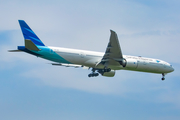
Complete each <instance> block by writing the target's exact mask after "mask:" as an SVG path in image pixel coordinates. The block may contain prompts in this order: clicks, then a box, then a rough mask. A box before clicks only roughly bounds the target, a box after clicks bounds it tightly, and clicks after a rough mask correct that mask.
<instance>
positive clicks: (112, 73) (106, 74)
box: [101, 70, 115, 77]
mask: <svg viewBox="0 0 180 120" xmlns="http://www.w3.org/2000/svg"><path fill="white" fill-rule="evenodd" d="M101 75H102V76H106V77H114V75H115V70H111V71H110V72H104V73H102V74H101Z"/></svg>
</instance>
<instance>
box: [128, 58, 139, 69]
mask: <svg viewBox="0 0 180 120" xmlns="http://www.w3.org/2000/svg"><path fill="white" fill-rule="evenodd" d="M137 65H138V63H137V60H136V59H126V66H125V68H129V69H136V68H137Z"/></svg>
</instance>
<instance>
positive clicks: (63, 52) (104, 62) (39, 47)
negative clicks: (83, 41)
mask: <svg viewBox="0 0 180 120" xmlns="http://www.w3.org/2000/svg"><path fill="white" fill-rule="evenodd" d="M19 24H20V27H21V30H22V33H23V36H24V40H25V46H18V50H9V51H10V52H19V51H23V52H26V53H29V54H32V55H35V56H37V57H41V58H44V59H47V60H50V61H53V62H54V63H52V65H58V66H66V67H75V68H77V67H88V68H92V69H91V70H92V73H90V74H89V75H88V77H96V76H98V75H99V74H101V75H102V76H106V77H113V76H114V75H115V70H131V71H140V72H149V73H157V74H162V80H165V75H166V74H167V73H170V72H172V71H174V69H173V67H172V65H170V64H169V63H167V62H165V61H162V60H159V59H152V58H145V57H141V56H129V55H123V54H122V51H121V47H120V44H119V40H118V37H117V34H116V32H114V31H112V30H110V31H111V35H110V40H109V43H108V45H107V48H106V51H105V53H101V52H93V51H86V50H77V49H68V48H60V47H50V46H45V44H44V43H43V42H42V41H41V40H40V39H39V38H38V37H37V35H36V34H35V33H34V32H33V31H32V29H31V28H30V27H29V26H28V25H27V24H26V22H25V21H24V20H19Z"/></svg>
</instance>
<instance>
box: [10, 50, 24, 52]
mask: <svg viewBox="0 0 180 120" xmlns="http://www.w3.org/2000/svg"><path fill="white" fill-rule="evenodd" d="M8 52H22V51H21V50H8Z"/></svg>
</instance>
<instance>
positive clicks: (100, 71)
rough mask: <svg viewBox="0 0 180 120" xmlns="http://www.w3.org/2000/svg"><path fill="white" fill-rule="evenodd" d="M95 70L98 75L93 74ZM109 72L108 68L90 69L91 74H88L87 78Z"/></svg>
mask: <svg viewBox="0 0 180 120" xmlns="http://www.w3.org/2000/svg"><path fill="white" fill-rule="evenodd" d="M96 70H97V72H98V73H96V72H95V71H96ZM110 71H111V69H110V68H104V69H95V68H92V73H90V74H89V75H88V77H97V76H99V73H100V74H103V73H105V72H110Z"/></svg>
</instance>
